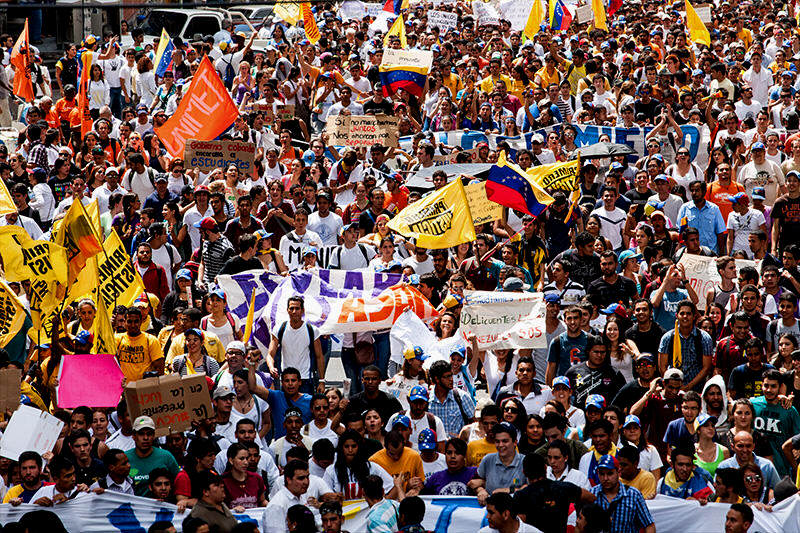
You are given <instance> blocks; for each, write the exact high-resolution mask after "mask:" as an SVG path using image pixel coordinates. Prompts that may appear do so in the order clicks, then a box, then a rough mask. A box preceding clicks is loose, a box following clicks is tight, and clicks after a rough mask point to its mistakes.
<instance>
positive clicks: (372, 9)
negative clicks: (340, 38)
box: [364, 2, 383, 18]
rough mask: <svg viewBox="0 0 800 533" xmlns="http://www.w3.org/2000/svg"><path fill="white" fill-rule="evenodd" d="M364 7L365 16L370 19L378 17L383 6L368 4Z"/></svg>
mask: <svg viewBox="0 0 800 533" xmlns="http://www.w3.org/2000/svg"><path fill="white" fill-rule="evenodd" d="M364 7H365V8H366V9H367V15H369V16H370V17H372V18H375V17H377V16H378V15H380V13H381V11H383V4H375V3H372V2H370V3H368V4H364Z"/></svg>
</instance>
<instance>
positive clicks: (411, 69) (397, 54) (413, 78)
mask: <svg viewBox="0 0 800 533" xmlns="http://www.w3.org/2000/svg"><path fill="white" fill-rule="evenodd" d="M432 63H433V52H430V51H428V50H395V49H393V48H386V49H384V51H383V61H381V64H380V67H379V73H380V78H381V84H382V85H383V95H384V96H391V95H393V94H394V93H396V92H397V91H398V90H399V89H403V90H405V91H408V92H410V93H411V94H413V95H414V96H416V97H417V98H422V92H423V90H424V88H425V81H426V80H427V79H428V72H429V71H430V69H431V64H432Z"/></svg>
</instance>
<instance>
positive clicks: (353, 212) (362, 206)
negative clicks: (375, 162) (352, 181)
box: [342, 181, 369, 224]
mask: <svg viewBox="0 0 800 533" xmlns="http://www.w3.org/2000/svg"><path fill="white" fill-rule="evenodd" d="M353 192H354V193H355V195H356V199H355V200H353V201H352V202H350V203H349V204H347V205H346V206H345V208H344V212H343V213H342V222H344V223H345V224H350V223H351V222H358V217H360V216H361V213H363V212H364V211H366V210H367V208H369V198H367V186H366V185H364V183H363V182H361V181H359V182H358V183H356V187H355V189H353Z"/></svg>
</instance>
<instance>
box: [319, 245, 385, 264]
mask: <svg viewBox="0 0 800 533" xmlns="http://www.w3.org/2000/svg"><path fill="white" fill-rule="evenodd" d="M373 256H375V248H373V247H372V246H370V245H368V244H363V243H356V245H355V246H353V247H352V248H348V247H347V246H345V245H344V244H342V245H341V246H339V247H338V248H337V249H336V250H334V251H333V253H332V254H331V264H330V266H329V268H338V269H341V270H356V269H359V268H367V267H368V266H369V265H370V259H364V258H365V257H367V258H372V257H373Z"/></svg>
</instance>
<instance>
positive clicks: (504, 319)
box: [461, 291, 547, 350]
mask: <svg viewBox="0 0 800 533" xmlns="http://www.w3.org/2000/svg"><path fill="white" fill-rule="evenodd" d="M464 296H465V299H466V301H465V302H464V307H463V308H462V309H461V334H462V335H463V337H464V338H465V339H466V338H467V337H468V336H469V335H470V334H474V335H475V336H476V337H477V338H478V347H479V348H480V349H481V350H486V349H490V348H547V337H546V335H545V327H544V304H543V300H542V293H532V292H521V293H519V292H492V291H464Z"/></svg>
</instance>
